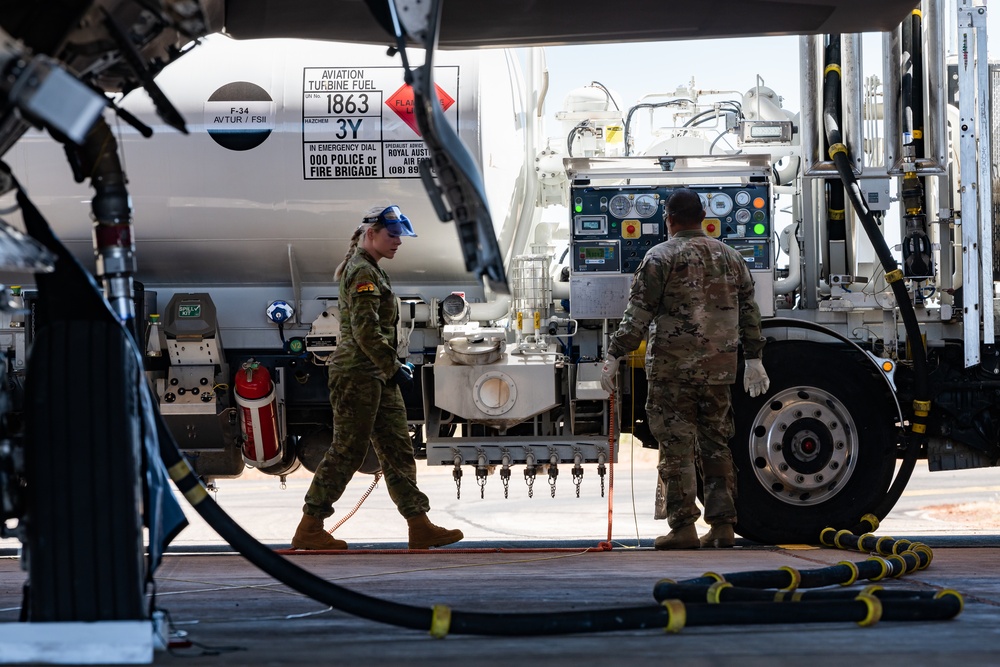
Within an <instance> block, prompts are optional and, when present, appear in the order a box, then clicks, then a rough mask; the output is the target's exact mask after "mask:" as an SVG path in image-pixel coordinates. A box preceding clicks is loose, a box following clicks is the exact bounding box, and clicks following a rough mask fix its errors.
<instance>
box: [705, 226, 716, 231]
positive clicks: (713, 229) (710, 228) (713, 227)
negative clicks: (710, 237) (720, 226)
mask: <svg viewBox="0 0 1000 667" xmlns="http://www.w3.org/2000/svg"><path fill="white" fill-rule="evenodd" d="M705 229H706V230H708V231H709V232H714V231H715V225H705Z"/></svg>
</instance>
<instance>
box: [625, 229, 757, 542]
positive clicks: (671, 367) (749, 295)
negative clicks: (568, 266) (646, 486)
mask: <svg viewBox="0 0 1000 667" xmlns="http://www.w3.org/2000/svg"><path fill="white" fill-rule="evenodd" d="M647 331H648V341H647V344H646V377H647V378H648V380H649V397H648V399H647V401H646V414H647V416H648V418H649V428H650V430H651V431H652V433H653V435H654V436H655V437H656V439H657V441H658V442H659V443H660V463H659V466H658V471H659V476H660V481H661V484H663V485H664V487H665V490H664V495H665V498H666V505H667V512H666V514H667V520H668V523H669V524H670V527H671V528H672V529H678V528H682V527H684V526H687V525H690V524H692V523H694V521H695V520H697V518H698V517H699V516H700V512H699V510H698V507H697V505H696V504H695V498H696V492H697V474H698V473H697V468H696V466H698V465H700V466H701V468H702V474H703V476H704V482H705V520H706V521H708V523H710V524H721V523H735V522H736V508H735V506H734V503H733V501H734V497H735V487H736V481H735V473H734V469H733V459H732V454H731V452H730V451H729V447H728V444H727V443H728V441H729V439H730V438H731V437H732V436H733V433H734V427H733V416H732V405H731V397H730V393H729V385H731V384H732V383H733V382H735V380H736V364H737V348H738V346H739V343H740V342H741V341H742V343H743V351H744V354H745V355H746V357H747V358H759V357H760V355H761V352H762V351H763V348H764V339H763V337H762V336H761V332H760V310H759V309H758V308H757V303H756V302H755V301H754V286H753V279H752V278H751V277H750V272H749V270H748V269H747V266H746V263H745V262H744V260H743V258H742V257H741V256H740V255H739V254H738V253H737V252H736V251H735V250H733V249H732V248H730V247H729V246H727V245H725V244H724V243H722V242H720V241H717V240H715V239H711V238H709V237H707V236H706V235H705V234H704V233H703V232H702V231H701V230H684V231H680V232H678V233H676V234H674V235H673V236H672V237H671V238H670V239H669V240H667V241H665V242H664V243H661V244H659V245H657V246H656V247H654V248H652V249H651V250H650V251H649V252H648V253H646V257H645V259H644V260H643V262H642V264H640V266H639V268H638V270H637V271H636V274H635V278H634V279H633V281H632V290H631V293H630V295H629V303H628V307H627V308H626V309H625V315H624V317H623V318H622V322H621V325H620V326H619V328H618V331H617V332H615V334H614V336H612V338H611V344H610V345H609V346H608V354H609V355H611V356H613V357H621V356H624V355H625V354H627V353H628V352H630V351H631V350H634V349H636V348H637V347H639V344H640V343H641V342H642V340H643V338H644V337H646V335H647ZM658 518H660V517H658Z"/></svg>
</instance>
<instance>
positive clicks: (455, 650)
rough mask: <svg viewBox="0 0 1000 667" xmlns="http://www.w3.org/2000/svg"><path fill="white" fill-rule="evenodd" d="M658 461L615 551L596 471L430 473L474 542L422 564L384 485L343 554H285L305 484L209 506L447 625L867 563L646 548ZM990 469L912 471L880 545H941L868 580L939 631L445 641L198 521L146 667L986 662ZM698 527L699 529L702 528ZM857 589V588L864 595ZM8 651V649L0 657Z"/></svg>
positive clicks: (424, 482) (644, 468) (619, 476)
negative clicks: (443, 608)
mask: <svg viewBox="0 0 1000 667" xmlns="http://www.w3.org/2000/svg"><path fill="white" fill-rule="evenodd" d="M651 454H652V452H650V454H649V455H651ZM649 455H647V454H646V453H645V452H642V451H638V452H635V453H634V454H631V455H629V456H624V457H623V458H622V459H620V464H619V465H618V466H617V467H616V478H615V483H614V485H615V486H614V488H615V496H614V500H615V505H614V508H615V514H614V517H615V520H614V527H613V538H612V540H611V544H612V545H613V548H612V549H611V550H606V551H588V548H593V547H596V546H597V545H598V543H600V542H605V541H607V515H608V506H607V498H606V497H605V498H601V497H600V495H599V489H598V481H597V479H596V476H595V475H594V474H593V470H588V472H587V475H589V477H585V480H584V483H583V485H582V488H581V497H580V498H577V497H576V495H575V489H574V487H573V485H572V482H571V481H570V480H569V474H568V473H569V471H568V470H566V471H565V473H566V475H565V476H560V478H559V486H558V488H557V493H556V494H555V496H554V497H553V496H551V495H550V488H549V485H548V484H547V480H546V479H545V478H544V477H539V478H538V479H537V480H536V486H535V488H534V492H535V497H534V498H533V499H528V498H527V494H526V486H525V482H524V480H523V479H515V480H512V482H511V486H510V489H509V496H510V497H509V498H507V499H504V498H503V492H502V487H501V485H500V483H499V481H498V479H497V478H496V476H494V477H492V478H490V479H489V480H488V482H487V486H486V488H485V489H484V490H483V497H480V496H479V491H480V489H479V488H478V486H477V485H476V484H475V478H474V477H473V476H472V475H466V476H465V479H464V480H463V482H464V484H463V487H462V498H461V499H459V498H456V497H455V495H456V488H455V485H454V481H453V479H452V478H451V471H450V469H437V470H433V471H428V470H427V469H426V468H423V467H422V468H421V469H420V473H419V474H420V484H421V487H422V488H423V489H424V490H425V492H427V493H428V495H429V496H430V497H431V501H432V506H433V507H434V508H435V509H433V510H432V512H431V518H432V520H435V521H436V522H437V523H440V524H442V525H445V526H448V527H459V528H462V529H463V530H465V531H466V540H464V541H463V542H460V543H458V544H456V545H453V546H451V547H446V548H442V549H437V550H432V551H426V552H407V551H406V550H405V542H404V540H405V522H403V521H402V519H401V518H400V517H399V516H398V514H395V513H394V508H393V507H392V504H391V502H390V501H389V500H388V498H387V494H386V493H385V490H384V485H379V487H378V488H376V489H375V490H374V491H373V492H372V494H371V496H370V497H369V498H368V500H367V501H366V502H365V503H364V504H363V505H362V506H361V508H360V510H359V511H358V513H357V514H356V515H355V516H354V517H353V518H352V519H351V520H349V521H348V522H347V523H345V524H344V526H342V527H341V528H338V530H337V531H336V534H337V536H338V537H341V538H343V539H346V540H348V542H349V543H350V544H351V549H350V550H349V551H347V552H343V553H338V554H321V553H303V552H288V551H287V548H288V539H289V537H290V534H291V531H292V529H293V528H294V524H295V522H296V521H297V518H298V511H299V509H300V507H301V504H300V503H301V498H302V493H303V492H304V489H305V487H306V486H307V485H308V481H309V478H310V475H309V474H308V473H301V474H299V473H297V474H296V475H293V476H292V477H290V478H289V479H288V480H286V484H287V488H286V489H284V490H281V489H279V488H277V486H278V485H279V482H278V481H277V480H275V479H273V478H262V477H254V476H248V478H247V479H241V480H222V481H220V483H219V485H220V491H219V493H218V494H217V496H216V497H218V498H219V500H220V503H221V504H222V506H223V508H224V509H226V511H228V512H230V513H231V514H232V515H233V516H234V517H235V518H236V519H237V521H238V522H240V523H241V525H243V526H244V528H246V529H247V530H248V531H249V532H250V533H251V534H253V535H254V536H255V537H257V538H258V539H260V540H261V542H262V543H264V544H265V545H267V546H268V547H270V548H271V549H273V550H277V551H280V552H282V554H283V557H284V558H287V559H288V560H289V561H291V563H293V564H294V565H296V566H298V567H300V568H303V569H305V570H307V571H309V572H311V573H313V574H315V575H317V576H318V577H320V578H321V579H324V580H326V581H327V582H330V583H331V584H334V585H336V586H338V587H342V590H343V591H353V592H356V593H361V594H363V595H366V596H371V597H372V598H374V599H375V600H376V601H383V602H386V603H398V604H403V605H410V606H413V607H415V608H417V609H419V610H425V611H427V610H430V609H431V608H432V607H433V606H434V605H447V606H448V607H450V608H451V609H452V610H453V611H454V613H455V614H456V615H460V614H463V613H465V612H492V613H498V614H505V615H509V616H508V617H506V618H520V617H522V616H523V615H524V614H526V613H548V614H556V615H564V614H565V613H567V612H579V611H584V610H606V609H613V608H622V607H635V606H647V605H649V606H655V605H656V604H657V603H656V601H655V600H654V598H653V587H654V585H655V584H656V583H657V581H659V580H661V579H663V578H670V579H674V580H684V579H689V578H693V577H698V576H701V575H702V574H704V573H705V572H708V571H711V572H716V573H719V574H727V573H733V572H746V571H758V570H762V571H774V570H777V569H778V568H782V567H790V568H795V569H797V570H800V571H802V570H814V569H820V568H824V567H828V566H831V565H834V564H837V563H838V562H841V561H850V562H861V561H864V560H865V559H866V558H867V557H868V554H863V553H858V552H853V551H844V550H839V549H826V548H816V547H813V546H806V545H784V546H765V545H758V544H755V543H752V542H749V541H746V540H743V539H739V540H738V541H737V547H736V548H734V549H731V550H693V551H678V552H657V551H654V550H653V549H652V548H651V545H652V538H653V537H655V536H656V535H658V534H662V533H663V532H666V530H667V527H666V525H665V523H664V522H662V521H657V522H654V521H653V520H652V518H651V513H652V496H651V489H652V477H653V473H652V470H651V468H650V467H649V465H648V464H649V461H646V460H645V458H648V457H649ZM630 469H631V472H630ZM973 475H975V476H973ZM995 476H996V471H995V470H987V471H980V472H975V473H971V472H970V473H954V474H953V473H930V474H928V473H926V472H924V473H923V474H918V475H916V476H915V477H914V480H913V481H912V482H911V484H910V485H909V487H908V489H907V495H905V496H904V497H903V498H902V499H901V500H900V503H898V504H897V507H896V509H895V510H894V511H893V512H892V513H890V515H889V517H887V518H886V520H885V521H884V522H883V526H882V527H881V528H880V530H879V531H878V533H877V534H878V535H891V536H893V537H896V538H906V539H909V540H913V541H920V542H924V543H926V544H928V545H929V546H930V547H931V548H932V549H933V553H934V560H933V562H932V563H931V565H930V567H928V568H927V569H925V570H918V571H916V572H912V573H910V574H907V575H906V576H904V577H902V578H899V579H888V580H883V581H880V582H879V584H881V585H883V586H885V587H886V588H887V589H905V590H911V591H943V590H955V591H958V592H959V593H961V594H962V595H963V597H964V601H965V606H964V609H963V610H962V611H961V613H960V614H959V615H958V616H957V617H955V618H953V619H950V620H934V621H906V622H904V621H887V620H883V621H881V622H879V623H877V624H875V625H873V626H872V627H860V626H859V625H858V624H857V623H854V622H851V621H837V622H810V623H803V624H798V623H781V624H773V623H769V622H768V618H767V613H766V611H762V612H761V613H760V614H759V615H758V616H755V617H754V618H753V619H752V620H754V621H756V622H754V623H752V624H739V625H733V624H730V625H721V626H698V627H685V628H684V629H682V630H681V631H680V632H678V633H671V634H666V633H664V632H663V631H662V630H660V629H645V630H619V631H614V632H598V633H586V632H581V633H576V634H567V635H558V636H524V634H515V635H512V636H483V635H461V634H451V635H449V636H447V637H446V638H444V639H435V638H433V637H431V636H430V635H429V634H428V632H427V631H426V630H425V629H419V630H417V629H407V628H401V627H398V626H396V625H393V624H391V623H386V622H383V621H380V620H375V619H372V618H362V617H359V616H357V615H353V614H349V613H346V612H345V611H342V610H341V609H340V608H336V606H331V605H329V604H324V603H321V602H317V601H315V600H313V599H311V598H309V597H308V596H306V595H304V594H302V593H300V592H298V591H295V590H293V589H291V588H289V587H288V586H286V585H284V584H282V583H279V582H277V581H276V580H275V579H274V578H272V577H271V576H269V575H267V574H265V573H264V572H262V571H261V570H259V569H258V568H257V567H255V566H254V565H252V564H251V563H249V562H248V561H247V560H246V559H244V558H243V557H241V556H239V555H236V554H234V553H233V552H232V550H231V549H230V548H229V547H228V546H227V545H225V543H223V542H222V541H221V540H220V539H219V538H218V536H216V535H214V533H213V532H212V531H211V529H210V528H208V527H207V526H206V525H205V524H204V522H201V521H200V519H198V518H197V517H194V516H192V525H191V526H190V527H189V528H188V529H186V530H185V531H184V532H183V533H182V534H181V536H180V537H179V538H178V539H177V540H176V541H175V543H174V545H173V546H172V547H171V550H170V553H168V555H167V556H166V557H165V559H164V562H163V564H162V566H161V567H160V569H159V570H158V572H157V576H156V583H157V585H156V596H155V601H154V604H155V607H156V608H157V609H159V610H163V611H164V612H166V614H167V617H168V619H169V630H170V647H169V649H168V650H164V651H158V652H156V654H155V656H154V660H153V662H154V664H157V665H209V664H210V665H213V666H215V665H298V666H301V665H318V664H324V663H329V664H335V665H441V664H456V665H542V664H544V665H574V666H576V665H581V664H588V663H591V662H602V663H606V664H623V663H630V664H654V663H655V664H663V663H672V664H682V665H730V664H740V665H751V666H752V665H765V664H766V665H768V666H775V665H802V664H811V665H827V664H829V665H838V666H839V665H843V664H844V663H845V662H848V663H851V662H859V661H865V662H869V661H870V662H873V663H877V664H880V665H897V664H898V665H903V664H906V665H949V667H953V666H954V665H956V664H962V665H987V664H989V665H992V664H996V662H997V660H998V659H1000V658H998V656H997V653H998V651H1000V524H998V522H997V521H996V517H997V514H998V513H997V506H998V503H997V497H998V496H997V492H998V491H1000V487H998V486H996V485H995V484H994V482H993V478H994V477H995ZM563 477H565V478H566V479H563ZM470 478H471V479H470ZM371 479H372V478H371V477H369V476H365V475H359V476H358V477H357V478H356V480H355V481H354V482H352V485H351V487H349V489H348V492H347V493H346V494H345V496H344V499H343V501H342V503H338V510H339V512H338V514H337V515H335V516H334V517H333V519H330V520H328V522H327V525H328V526H332V525H333V523H335V521H334V519H338V520H339V518H343V516H344V514H346V511H347V510H350V508H351V506H352V505H353V504H354V503H355V502H356V501H357V499H358V498H359V497H360V496H361V495H362V494H363V492H364V491H365V490H366V489H367V487H368V485H369V483H370V482H371ZM515 481H516V486H515ZM605 481H606V482H607V481H608V480H605ZM633 498H637V500H633ZM633 507H634V508H635V509H634V510H633ZM705 530H707V527H705V526H704V525H703V524H699V532H701V533H704V532H705ZM10 542H11V541H10V540H5V541H4V543H3V544H0V547H6V548H4V549H3V550H2V551H0V553H2V554H4V555H3V556H2V557H0V623H8V622H15V621H16V620H17V618H18V614H19V610H20V601H21V600H20V598H21V586H22V585H23V583H24V579H25V574H24V572H22V571H21V569H20V563H19V562H18V560H17V556H16V550H15V549H11V548H9V546H10ZM835 588H838V589H839V588H840V587H839V586H838V587H835ZM851 588H852V590H858V591H860V590H861V588H862V583H861V582H859V583H858V584H856V585H855V586H852V587H851ZM333 595H334V596H335V597H336V596H337V595H340V593H336V592H334V593H333ZM786 604H794V603H786ZM338 606H339V605H338ZM374 608H375V609H376V610H378V609H379V608H380V605H379V604H376V605H375V607H374ZM375 613H380V612H378V611H376V612H375ZM427 615H428V617H429V611H427ZM503 622H504V619H503V618H501V619H499V621H498V623H499V624H500V625H502V624H503ZM2 651H3V647H2V646H0V655H2ZM0 662H2V660H0Z"/></svg>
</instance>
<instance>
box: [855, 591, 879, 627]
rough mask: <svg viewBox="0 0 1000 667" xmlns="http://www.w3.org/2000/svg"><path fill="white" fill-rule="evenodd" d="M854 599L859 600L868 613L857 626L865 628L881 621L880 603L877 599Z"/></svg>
mask: <svg viewBox="0 0 1000 667" xmlns="http://www.w3.org/2000/svg"><path fill="white" fill-rule="evenodd" d="M854 599H855V600H861V601H862V602H864V603H865V606H866V607H868V613H867V614H865V617H864V618H863V619H861V620H860V621H858V625H860V626H861V627H863V628H867V627H870V626H872V625H875V624H876V623H878V622H879V621H880V620H882V602H881V601H879V599H878V598H876V597H872V596H870V595H859V596H858V597H856V598H854Z"/></svg>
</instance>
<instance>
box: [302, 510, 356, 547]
mask: <svg viewBox="0 0 1000 667" xmlns="http://www.w3.org/2000/svg"><path fill="white" fill-rule="evenodd" d="M292 548H293V549H308V550H310V551H340V550H342V549H346V548H347V542H345V541H344V540H338V539H337V538H335V537H334V536H333V535H331V534H330V533H328V532H326V531H325V530H323V519H318V518H316V517H314V516H310V515H308V514H303V515H302V520H301V521H299V525H298V527H297V528H296V529H295V535H293V536H292Z"/></svg>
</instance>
